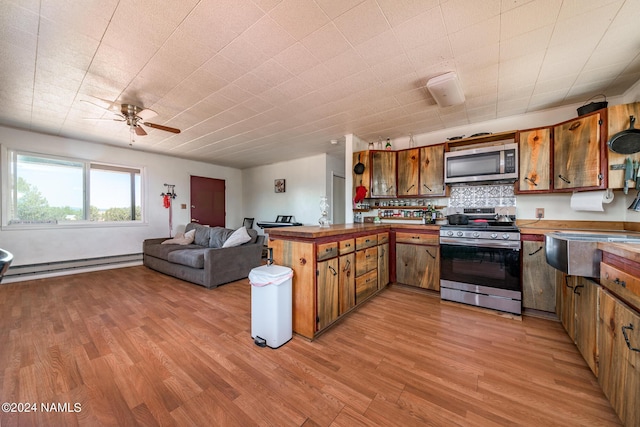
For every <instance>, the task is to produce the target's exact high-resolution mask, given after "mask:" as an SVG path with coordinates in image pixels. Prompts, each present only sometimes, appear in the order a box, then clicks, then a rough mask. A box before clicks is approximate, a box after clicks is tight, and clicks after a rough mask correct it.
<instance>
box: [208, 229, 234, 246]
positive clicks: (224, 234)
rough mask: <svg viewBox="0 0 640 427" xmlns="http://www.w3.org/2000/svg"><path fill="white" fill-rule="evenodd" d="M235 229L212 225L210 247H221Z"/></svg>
mask: <svg viewBox="0 0 640 427" xmlns="http://www.w3.org/2000/svg"><path fill="white" fill-rule="evenodd" d="M233 231H234V230H231V229H229V228H224V227H212V228H211V229H210V231H209V247H210V248H221V247H222V245H223V244H224V242H226V240H227V239H228V238H229V236H231V234H233Z"/></svg>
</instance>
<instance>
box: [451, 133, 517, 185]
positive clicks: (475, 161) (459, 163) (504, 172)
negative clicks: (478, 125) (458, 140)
mask: <svg viewBox="0 0 640 427" xmlns="http://www.w3.org/2000/svg"><path fill="white" fill-rule="evenodd" d="M517 179H518V144H516V143H509V144H502V145H494V146H490V147H482V148H470V149H467V150H460V151H449V152H447V153H444V182H445V183H447V184H455V183H463V182H471V183H473V182H482V181H511V182H513V181H515V180H517Z"/></svg>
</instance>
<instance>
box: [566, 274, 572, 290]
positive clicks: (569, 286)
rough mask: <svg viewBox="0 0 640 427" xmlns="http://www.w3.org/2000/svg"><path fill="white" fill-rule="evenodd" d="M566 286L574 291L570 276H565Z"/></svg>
mask: <svg viewBox="0 0 640 427" xmlns="http://www.w3.org/2000/svg"><path fill="white" fill-rule="evenodd" d="M564 284H565V285H566V286H567V288H569V289H573V286H571V285H570V284H569V276H564Z"/></svg>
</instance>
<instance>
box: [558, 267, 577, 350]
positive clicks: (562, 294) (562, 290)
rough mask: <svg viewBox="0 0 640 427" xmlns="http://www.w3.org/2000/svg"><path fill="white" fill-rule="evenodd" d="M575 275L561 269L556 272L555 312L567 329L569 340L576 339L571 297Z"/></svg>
mask: <svg viewBox="0 0 640 427" xmlns="http://www.w3.org/2000/svg"><path fill="white" fill-rule="evenodd" d="M575 280H576V278H575V276H568V275H566V274H564V273H563V272H561V271H557V272H556V287H557V294H556V297H557V304H558V307H557V313H558V317H559V318H560V322H561V323H562V326H564V330H565V331H567V334H568V335H569V338H571V341H573V342H575V341H576V334H575V325H576V319H575V307H574V299H573V296H574V294H573V288H574V287H575Z"/></svg>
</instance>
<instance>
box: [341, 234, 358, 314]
mask: <svg viewBox="0 0 640 427" xmlns="http://www.w3.org/2000/svg"><path fill="white" fill-rule="evenodd" d="M354 251H355V240H354V239H346V240H342V241H340V242H338V253H339V255H340V257H339V258H338V268H339V272H338V301H339V302H340V303H339V308H338V314H339V315H342V314H344V313H346V312H347V311H349V310H350V309H351V308H353V307H354V306H355V305H356V280H355V279H356V276H355V270H354V268H355V259H356V258H355V253H354Z"/></svg>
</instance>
